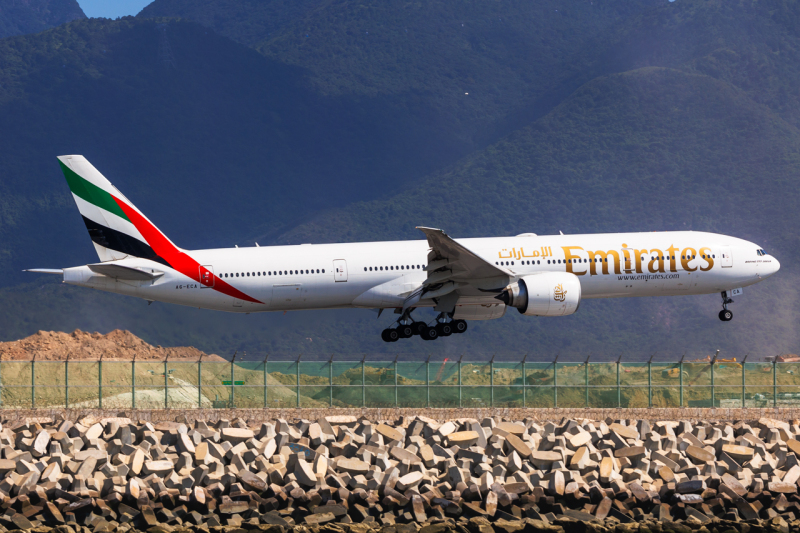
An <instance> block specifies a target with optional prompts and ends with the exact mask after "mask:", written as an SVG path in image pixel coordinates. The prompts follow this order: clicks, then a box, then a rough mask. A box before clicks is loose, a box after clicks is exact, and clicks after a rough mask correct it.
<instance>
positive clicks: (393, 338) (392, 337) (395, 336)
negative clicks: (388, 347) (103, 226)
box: [386, 328, 400, 342]
mask: <svg viewBox="0 0 800 533" xmlns="http://www.w3.org/2000/svg"><path fill="white" fill-rule="evenodd" d="M386 331H388V332H389V333H387V334H386V335H387V336H388V337H389V342H397V341H398V340H399V339H400V332H399V331H397V330H396V329H393V328H390V329H388V330H386Z"/></svg>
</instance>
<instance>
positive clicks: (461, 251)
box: [417, 226, 514, 283]
mask: <svg viewBox="0 0 800 533" xmlns="http://www.w3.org/2000/svg"><path fill="white" fill-rule="evenodd" d="M417 229H418V230H420V231H421V232H422V233H424V234H425V236H426V237H427V238H428V245H429V246H430V247H431V253H430V254H428V265H429V266H430V267H434V268H430V269H429V270H428V272H429V274H428V276H429V277H431V278H433V276H434V272H435V268H436V267H438V268H446V269H448V270H449V271H450V272H451V274H450V276H448V277H446V278H443V277H442V275H441V274H439V273H438V272H437V274H439V275H436V276H435V279H436V281H435V282H437V283H438V282H442V281H445V280H448V279H449V280H454V281H473V280H478V279H484V278H495V277H498V276H508V277H513V276H514V273H513V272H511V271H509V270H507V269H505V268H503V267H501V266H499V265H493V264H492V263H490V262H489V261H487V260H486V259H484V258H482V257H480V256H479V255H478V254H476V253H475V252H473V251H472V250H470V249H469V248H467V247H465V246H463V245H462V244H459V243H458V242H456V241H455V240H453V239H452V238H451V237H450V236H449V235H447V234H446V233H445V232H444V231H442V230H440V229H436V228H426V227H422V226H417ZM440 265H441V266H440ZM432 283H434V282H432Z"/></svg>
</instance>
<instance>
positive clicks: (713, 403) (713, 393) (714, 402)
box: [711, 350, 719, 409]
mask: <svg viewBox="0 0 800 533" xmlns="http://www.w3.org/2000/svg"><path fill="white" fill-rule="evenodd" d="M718 355H719V350H717V353H715V354H714V357H712V358H711V408H712V409H713V408H714V407H716V406H717V394H716V387H715V386H714V367H715V366H717V356H718Z"/></svg>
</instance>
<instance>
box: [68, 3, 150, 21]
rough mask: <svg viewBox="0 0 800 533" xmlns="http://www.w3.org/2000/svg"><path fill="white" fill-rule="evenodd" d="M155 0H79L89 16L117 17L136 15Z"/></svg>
mask: <svg viewBox="0 0 800 533" xmlns="http://www.w3.org/2000/svg"><path fill="white" fill-rule="evenodd" d="M152 1H153V0H78V4H80V6H81V9H83V12H84V13H86V16H87V17H92V18H93V17H105V18H109V19H115V18H117V17H124V16H125V15H136V14H138V13H139V11H141V10H142V9H143V8H144V6H146V5H147V4H149V3H151V2H152Z"/></svg>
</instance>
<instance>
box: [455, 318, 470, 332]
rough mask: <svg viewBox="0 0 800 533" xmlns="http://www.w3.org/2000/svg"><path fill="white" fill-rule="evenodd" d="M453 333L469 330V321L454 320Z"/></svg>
mask: <svg viewBox="0 0 800 533" xmlns="http://www.w3.org/2000/svg"><path fill="white" fill-rule="evenodd" d="M452 326H453V333H464V332H465V331H467V321H466V320H453V322H452Z"/></svg>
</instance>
